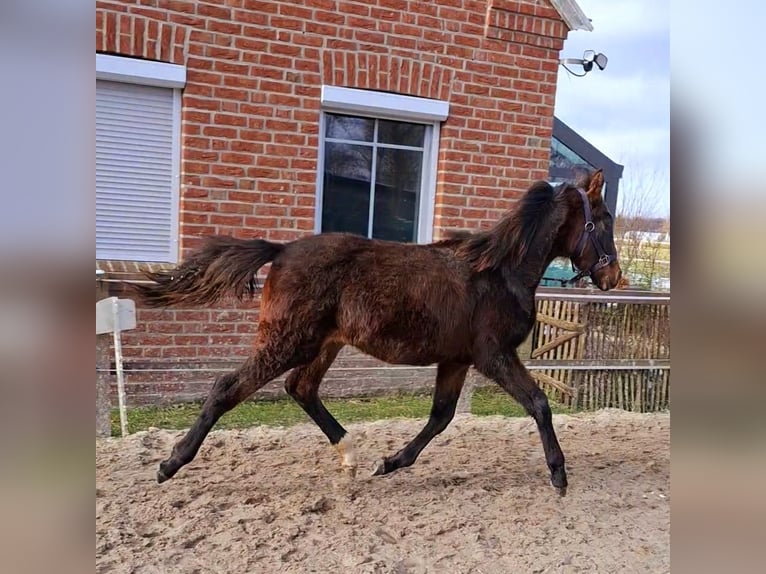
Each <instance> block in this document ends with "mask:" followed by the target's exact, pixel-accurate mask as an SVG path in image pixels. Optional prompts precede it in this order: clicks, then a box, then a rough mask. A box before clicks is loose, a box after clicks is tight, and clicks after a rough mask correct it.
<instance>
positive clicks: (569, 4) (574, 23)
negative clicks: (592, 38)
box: [550, 0, 593, 32]
mask: <svg viewBox="0 0 766 574" xmlns="http://www.w3.org/2000/svg"><path fill="white" fill-rule="evenodd" d="M550 3H551V6H553V7H554V8H555V9H556V11H557V12H558V13H559V14H560V15H561V18H562V19H563V20H564V22H566V25H567V26H569V29H570V30H586V31H588V32H592V31H593V24H591V21H590V18H588V17H587V16H586V15H585V13H584V12H583V11H582V8H580V7H579V6H578V5H577V2H575V0H550Z"/></svg>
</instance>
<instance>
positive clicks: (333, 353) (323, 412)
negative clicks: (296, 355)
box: [285, 341, 356, 476]
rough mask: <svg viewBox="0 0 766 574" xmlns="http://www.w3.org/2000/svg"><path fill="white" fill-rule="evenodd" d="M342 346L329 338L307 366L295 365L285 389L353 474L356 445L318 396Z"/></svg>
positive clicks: (345, 467)
mask: <svg viewBox="0 0 766 574" xmlns="http://www.w3.org/2000/svg"><path fill="white" fill-rule="evenodd" d="M342 347H343V344H342V343H337V342H334V341H328V342H326V343H325V344H324V345H323V346H322V350H321V351H320V352H319V354H318V355H317V357H316V358H315V359H314V360H313V361H312V362H311V363H308V364H306V365H302V366H300V367H296V368H295V369H293V371H292V372H291V373H290V374H289V375H288V376H287V379H286V380H285V390H286V391H287V394H289V395H290V396H291V397H292V398H293V399H295V402H297V403H298V404H299V405H300V406H301V408H303V410H304V411H306V414H307V415H309V416H310V417H311V419H312V420H313V421H314V422H315V423H316V425H317V426H318V427H319V428H320V429H321V431H322V432H323V433H324V434H325V436H327V438H328V439H329V441H330V444H332V445H333V446H335V447H336V448H337V449H338V453H339V454H340V456H341V466H342V467H343V468H344V469H345V470H347V471H348V472H349V473H350V474H351V475H352V476H353V475H354V474H355V473H356V458H355V456H354V445H353V444H352V443H351V439H350V437H349V435H348V434H347V433H346V429H344V428H343V427H342V426H341V424H340V423H339V422H338V421H337V420H336V419H335V417H334V416H332V414H330V412H329V411H328V410H327V409H326V408H325V406H324V405H323V404H322V401H321V400H320V399H319V385H320V383H321V382H322V377H324V375H325V373H326V372H327V369H329V368H330V365H332V362H333V361H334V360H335V357H337V356H338V352H340V350H341V348H342Z"/></svg>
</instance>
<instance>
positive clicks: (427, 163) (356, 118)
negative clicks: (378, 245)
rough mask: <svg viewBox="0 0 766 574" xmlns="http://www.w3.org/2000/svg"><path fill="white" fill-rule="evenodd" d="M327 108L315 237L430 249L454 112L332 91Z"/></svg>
mask: <svg viewBox="0 0 766 574" xmlns="http://www.w3.org/2000/svg"><path fill="white" fill-rule="evenodd" d="M322 107H323V113H322V118H321V122H320V129H321V131H320V154H319V159H320V161H319V174H318V178H317V179H318V181H317V189H318V201H317V216H316V231H317V232H332V231H341V232H348V233H354V234H357V235H362V236H364V237H370V238H376V239H387V240H392V241H401V242H420V243H425V242H428V241H430V240H431V238H432V235H433V202H434V193H435V188H436V154H437V151H438V141H439V122H440V121H441V120H443V119H445V118H446V117H447V110H448V104H447V103H446V102H440V101H436V100H428V99H425V98H413V97H410V96H400V95H396V94H389V93H381V92H372V91H365V90H352V89H348V88H333V87H328V86H325V87H324V88H323V90H322Z"/></svg>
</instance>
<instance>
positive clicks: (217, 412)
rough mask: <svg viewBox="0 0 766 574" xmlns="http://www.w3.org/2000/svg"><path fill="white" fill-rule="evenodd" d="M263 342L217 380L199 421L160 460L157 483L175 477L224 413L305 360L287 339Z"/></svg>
mask: <svg viewBox="0 0 766 574" xmlns="http://www.w3.org/2000/svg"><path fill="white" fill-rule="evenodd" d="M261 341H262V342H261V343H260V344H258V345H257V347H256V349H257V350H256V352H255V354H254V355H253V356H252V357H250V358H248V359H247V360H246V361H245V362H244V363H243V365H242V366H241V367H240V368H239V369H237V370H236V371H234V372H233V373H228V374H225V375H221V376H219V377H218V378H217V379H216V380H215V383H214V384H213V387H212V389H211V390H210V393H209V394H208V397H207V399H206V400H205V403H204V404H203V405H202V410H201V411H200V414H199V416H198V417H197V420H196V421H195V422H194V424H193V425H192V427H191V428H190V429H189V431H188V432H187V433H186V435H184V437H183V438H181V440H179V441H178V442H177V443H176V444H175V446H174V447H173V451H172V453H171V455H170V457H169V458H168V459H167V460H165V461H163V462H161V463H160V467H159V470H158V471H157V482H159V483H162V482H165V481H166V480H168V479H169V478H172V477H173V475H175V474H176V473H177V472H178V470H179V469H180V468H181V467H182V466H184V465H186V464H188V463H190V462H191V461H192V460H193V459H194V457H195V456H196V455H197V451H198V450H199V448H200V446H201V445H202V443H203V441H204V440H205V437H206V436H207V435H208V433H209V432H210V429H212V428H213V425H215V423H216V422H217V421H218V419H219V418H221V416H222V415H223V414H225V413H226V412H228V411H230V410H231V409H233V408H234V407H236V406H237V405H238V404H239V403H241V402H242V401H244V400H245V399H247V398H248V397H249V396H250V395H252V394H253V393H254V392H255V391H257V390H258V389H260V388H261V387H262V386H264V385H265V384H266V383H268V382H269V381H271V380H272V379H274V378H276V377H278V376H279V375H281V374H282V373H284V372H286V371H287V370H289V369H290V368H291V367H293V366H295V364H300V363H301V362H303V361H302V360H301V358H300V357H299V356H298V354H297V353H296V352H295V347H294V346H291V345H289V344H286V342H285V341H284V340H278V339H276V338H271V339H270V340H266V339H264V338H262V339H261Z"/></svg>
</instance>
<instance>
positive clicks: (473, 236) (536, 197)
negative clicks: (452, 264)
mask: <svg viewBox="0 0 766 574" xmlns="http://www.w3.org/2000/svg"><path fill="white" fill-rule="evenodd" d="M559 196H560V194H557V193H556V191H555V190H554V189H553V187H552V186H551V185H550V184H549V183H548V182H546V181H538V182H535V183H534V184H533V185H532V186H531V187H530V188H529V190H528V191H527V192H526V193H525V194H524V197H522V198H521V200H520V201H519V204H518V206H517V207H516V209H514V210H513V211H512V212H510V213H509V214H507V215H506V216H504V217H503V218H502V219H501V220H500V221H498V222H497V224H496V225H495V226H494V227H493V228H492V229H489V230H486V231H481V232H478V233H467V232H452V233H451V234H450V235H451V237H452V239H450V240H447V241H455V242H458V241H459V242H460V245H458V246H457V249H456V253H457V254H458V255H459V256H461V257H463V258H465V259H466V260H467V261H468V262H469V263H470V264H471V266H472V267H473V269H474V271H477V272H480V271H484V270H494V269H497V268H499V267H500V266H501V265H502V264H504V263H507V264H510V265H511V266H513V267H515V266H517V265H519V263H521V262H522V261H523V260H524V259H525V258H526V257H527V255H528V254H529V250H530V248H531V247H532V245H534V244H535V243H536V241H537V240H538V239H540V238H541V237H542V235H541V233H540V232H541V231H543V230H545V231H547V232H548V233H549V234H550V233H551V232H552V231H553V229H552V226H553V225H555V224H556V223H560V222H558V221H552V220H551V215H552V212H553V211H554V208H555V206H556V205H557V202H556V198H557V197H559ZM549 223H550V225H549Z"/></svg>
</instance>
